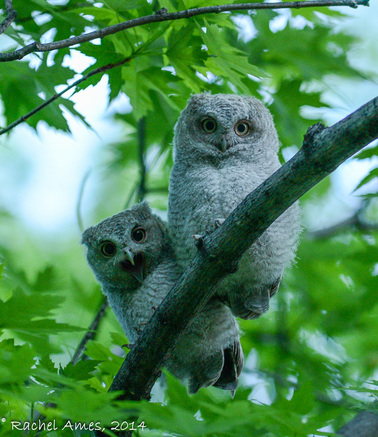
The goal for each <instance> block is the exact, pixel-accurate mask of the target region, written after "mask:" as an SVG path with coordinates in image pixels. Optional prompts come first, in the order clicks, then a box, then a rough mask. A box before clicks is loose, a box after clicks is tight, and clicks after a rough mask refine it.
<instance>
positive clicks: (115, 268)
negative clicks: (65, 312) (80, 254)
mask: <svg viewBox="0 0 378 437" xmlns="http://www.w3.org/2000/svg"><path fill="white" fill-rule="evenodd" d="M82 243H83V244H85V245H86V246H87V248H88V251H87V259H88V262H89V265H90V267H91V268H92V270H93V272H94V274H95V276H96V278H97V280H98V281H99V282H100V283H101V285H102V290H103V292H104V294H105V295H106V296H107V298H108V301H109V303H110V306H111V308H112V309H113V311H114V313H115V315H116V317H117V319H118V321H119V322H120V324H121V326H122V328H123V330H124V331H125V334H126V336H127V337H128V339H129V341H130V342H131V343H134V342H136V341H137V339H138V336H139V335H140V333H141V332H142V330H143V328H144V326H145V325H146V324H147V322H148V321H149V319H150V318H151V316H152V315H153V313H154V312H155V310H156V309H157V308H158V306H159V305H160V303H161V302H162V301H163V299H164V298H165V296H166V295H167V294H168V292H169V291H170V290H171V288H172V287H173V286H174V285H175V283H176V282H177V280H178V279H179V277H180V276H181V269H180V268H179V266H178V264H177V262H176V260H175V256H174V252H173V249H172V247H171V242H170V240H169V237H168V230H167V227H166V225H165V223H164V222H163V221H162V220H161V219H159V218H158V217H157V216H155V215H153V214H152V213H151V210H150V208H149V206H148V204H147V203H146V202H143V203H141V204H138V205H135V206H134V207H133V208H131V209H130V210H127V211H123V212H121V213H119V214H116V215H114V216H112V217H110V218H107V219H105V220H103V221H102V222H100V223H99V224H98V225H96V226H93V227H90V228H88V229H87V230H86V231H85V232H84V233H83V239H82ZM165 367H166V368H167V369H168V370H169V371H170V372H171V373H173V374H174V375H175V376H176V377H178V378H180V379H181V380H183V381H184V382H187V383H188V386H189V391H190V393H195V392H197V391H198V390H199V389H200V388H201V387H207V386H209V385H215V386H217V387H220V388H223V389H225V390H231V391H234V390H235V389H236V386H237V379H238V376H239V374H240V372H241V369H242V367H243V352H242V350H241V345H240V339H239V328H238V324H237V322H236V320H235V318H234V316H233V315H232V314H231V311H230V310H229V308H228V307H227V306H225V305H223V304H222V303H221V302H219V301H217V300H215V299H212V300H210V301H209V302H208V304H207V305H206V306H205V307H204V309H203V310H202V311H201V312H200V313H198V315H196V316H195V317H194V319H193V320H192V322H191V323H190V324H189V326H188V327H187V329H186V331H185V333H183V334H182V336H181V338H180V339H179V341H178V343H177V344H176V346H175V348H174V349H173V350H172V351H171V353H170V355H169V359H168V360H167V362H166V364H165Z"/></svg>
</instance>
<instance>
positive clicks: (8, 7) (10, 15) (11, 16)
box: [0, 0, 17, 35]
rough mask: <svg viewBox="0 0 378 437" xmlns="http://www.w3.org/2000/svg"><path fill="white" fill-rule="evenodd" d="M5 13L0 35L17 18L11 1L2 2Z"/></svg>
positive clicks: (0, 26)
mask: <svg viewBox="0 0 378 437" xmlns="http://www.w3.org/2000/svg"><path fill="white" fill-rule="evenodd" d="M4 4H5V12H6V13H7V16H6V17H5V19H4V21H2V22H1V24H0V35H1V34H2V33H4V32H5V31H6V30H7V29H8V27H9V26H10V25H11V24H12V23H13V21H14V20H15V19H16V17H17V12H16V11H15V10H14V8H13V5H12V0H4Z"/></svg>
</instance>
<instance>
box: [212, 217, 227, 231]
mask: <svg viewBox="0 0 378 437" xmlns="http://www.w3.org/2000/svg"><path fill="white" fill-rule="evenodd" d="M214 221H215V228H216V229H218V228H220V227H221V226H222V225H223V223H224V222H225V221H226V219H223V218H217V219H215V220H214Z"/></svg>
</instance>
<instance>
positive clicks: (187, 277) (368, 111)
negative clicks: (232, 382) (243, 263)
mask: <svg viewBox="0 0 378 437" xmlns="http://www.w3.org/2000/svg"><path fill="white" fill-rule="evenodd" d="M377 137H378V97H376V98H375V99H373V100H371V101H370V102H368V103H367V104H365V105H364V106H362V107H361V108H359V109H358V110H357V111H355V112H354V113H352V114H351V115H349V116H348V117H346V118H345V119H343V120H341V121H340V122H338V123H336V124H335V125H333V126H331V127H329V128H325V127H324V126H322V125H321V124H320V123H318V124H317V125H314V126H312V127H311V128H310V129H309V130H308V131H307V133H306V135H305V137H304V143H303V147H302V148H301V150H300V151H299V152H298V153H297V154H296V155H295V156H294V157H293V158H292V159H291V160H290V161H289V162H287V163H286V164H285V165H284V166H282V167H281V168H280V169H279V170H278V171H276V172H275V173H274V174H273V175H272V176H271V177H270V178H268V179H267V180H266V181H265V182H264V183H263V184H261V185H260V186H259V187H258V188H257V189H256V190H255V191H253V192H252V193H251V194H249V195H248V196H247V197H246V198H245V199H244V201H243V202H242V203H241V204H240V205H239V206H238V207H237V208H236V209H235V210H234V211H233V212H232V214H231V215H230V216H229V217H228V218H227V220H226V221H225V222H224V224H223V225H222V226H221V227H220V228H218V229H217V230H216V231H215V232H213V233H212V234H211V235H206V236H205V237H204V238H203V240H202V245H201V246H200V247H199V250H198V253H197V255H196V256H195V258H194V260H193V261H192V263H191V264H190V265H189V267H188V268H187V269H186V270H185V272H184V274H183V275H182V277H181V279H180V281H179V282H178V283H177V284H176V286H175V287H174V288H173V289H172V290H171V292H170V293H169V294H168V296H167V297H166V298H165V299H164V301H163V302H162V304H161V305H160V307H159V308H158V310H157V311H156V312H155V314H154V315H153V317H152V318H151V320H150V322H149V323H148V325H147V326H146V328H145V329H144V330H143V333H142V335H141V337H140V338H139V340H138V342H137V343H136V344H135V345H134V347H133V348H132V349H131V351H130V352H129V354H128V355H127V356H126V359H125V361H124V362H123V364H122V366H121V368H120V370H119V372H118V373H117V375H116V376H115V378H114V381H113V383H112V385H111V387H110V390H122V391H123V393H122V395H121V399H130V400H140V399H148V397H149V393H150V391H151V388H152V386H153V384H154V383H155V381H156V379H157V377H158V375H159V372H160V369H161V367H162V366H163V364H164V360H165V359H166V357H167V354H168V353H169V351H170V350H171V349H172V348H173V347H174V345H175V343H176V341H177V340H178V338H179V336H180V334H181V333H182V332H183V330H184V329H185V328H186V326H187V325H188V323H189V322H190V320H191V318H192V317H193V316H194V315H195V314H196V313H197V312H198V311H199V310H200V309H201V308H202V307H203V306H204V305H205V304H206V302H207V300H208V299H209V298H210V297H211V296H212V294H213V290H214V287H215V286H216V284H217V283H218V282H219V281H220V280H221V279H222V278H223V277H224V276H226V274H227V273H230V272H232V271H234V265H235V262H237V261H238V260H239V259H240V258H241V256H242V254H243V253H244V252H245V251H246V250H247V249H248V248H249V247H250V246H251V244H252V243H253V242H254V241H256V240H257V238H259V237H260V236H261V234H262V233H263V232H264V231H265V230H266V229H267V227H268V226H269V225H270V224H271V223H272V222H273V221H274V220H276V219H277V217H279V216H280V215H281V214H282V213H283V212H284V211H285V210H286V209H287V208H288V207H289V206H290V205H292V204H293V203H294V202H295V201H296V200H298V199H299V198H300V197H301V196H302V195H303V194H305V193H306V192H307V191H309V190H310V189H311V188H312V187H313V186H314V185H316V184H317V183H318V182H320V181H321V180H322V179H323V178H325V177H326V176H327V175H329V174H330V173H331V172H333V171H334V170H335V169H336V168H337V167H338V166H339V165H340V164H341V163H342V162H344V161H345V160H346V159H348V158H349V157H351V156H352V155H353V154H354V153H356V152H357V151H358V150H360V149H361V148H362V147H364V146H366V145H368V144H369V143H370V142H371V141H373V140H374V139H376V138H377Z"/></svg>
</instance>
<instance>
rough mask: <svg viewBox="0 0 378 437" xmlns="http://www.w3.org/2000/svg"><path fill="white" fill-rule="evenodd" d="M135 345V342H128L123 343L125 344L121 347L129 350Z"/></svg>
mask: <svg viewBox="0 0 378 437" xmlns="http://www.w3.org/2000/svg"><path fill="white" fill-rule="evenodd" d="M133 346H134V344H133V343H127V344H123V345H122V346H121V348H124V347H126V348H127V349H128V350H131V348H132V347H133Z"/></svg>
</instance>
